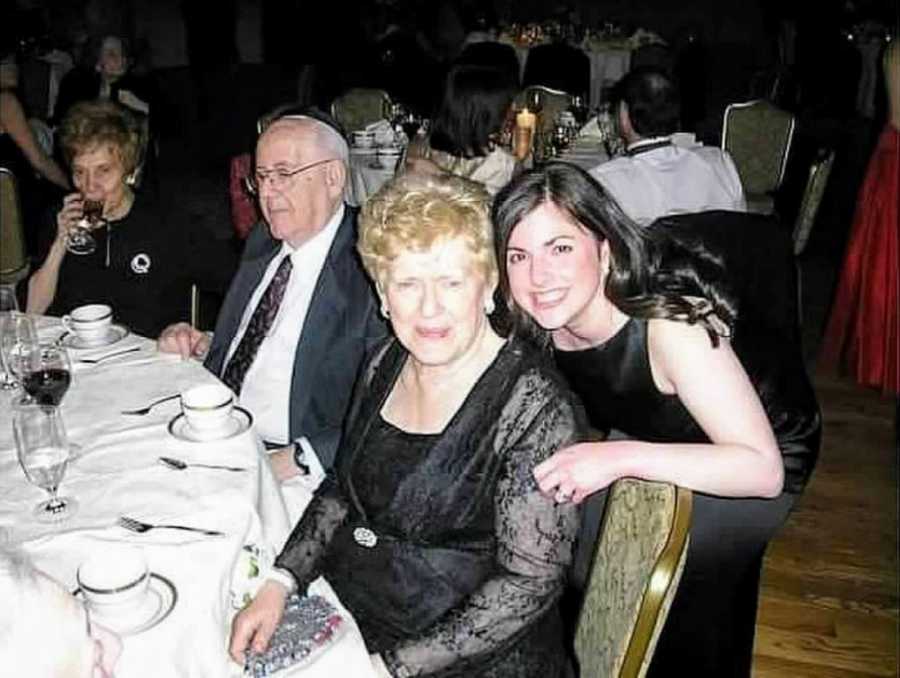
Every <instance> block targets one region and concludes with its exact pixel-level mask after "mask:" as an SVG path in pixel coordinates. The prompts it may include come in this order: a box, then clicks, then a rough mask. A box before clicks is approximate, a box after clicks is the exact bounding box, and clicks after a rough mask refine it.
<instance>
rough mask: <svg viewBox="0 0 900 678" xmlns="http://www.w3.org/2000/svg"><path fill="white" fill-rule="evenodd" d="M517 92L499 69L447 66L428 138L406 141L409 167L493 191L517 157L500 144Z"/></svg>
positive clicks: (508, 174) (512, 168)
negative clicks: (410, 143)
mask: <svg viewBox="0 0 900 678" xmlns="http://www.w3.org/2000/svg"><path fill="white" fill-rule="evenodd" d="M515 95H516V89H515V84H514V83H512V82H510V79H509V78H508V77H507V76H506V75H505V74H504V72H503V71H502V70H500V69H495V68H487V67H481V66H472V65H468V64H457V65H456V66H454V67H453V68H451V69H450V72H449V73H448V74H447V78H446V81H445V85H444V93H443V96H442V98H441V103H440V105H439V106H438V108H437V110H436V111H435V114H434V116H433V118H432V124H431V132H430V134H429V135H428V139H427V140H426V141H425V142H422V143H419V144H415V143H414V144H412V145H411V146H410V149H409V151H408V155H407V158H406V167H407V170H408V171H410V172H420V173H421V172H431V173H439V172H447V173H449V174H455V175H457V176H461V177H465V178H467V179H471V180H472V181H477V182H479V183H480V184H482V185H483V186H484V187H485V188H486V189H487V190H488V192H490V193H491V194H494V193H496V192H497V191H498V190H500V188H501V187H502V186H504V185H505V184H506V183H507V182H508V181H509V180H510V179H511V178H512V176H513V174H514V173H515V171H516V159H515V157H514V156H513V155H512V153H510V152H509V151H508V150H506V149H505V148H503V146H501V145H500V137H501V133H502V131H503V127H504V124H505V123H506V121H507V116H508V115H509V113H510V107H511V105H512V101H513V98H514V97H515Z"/></svg>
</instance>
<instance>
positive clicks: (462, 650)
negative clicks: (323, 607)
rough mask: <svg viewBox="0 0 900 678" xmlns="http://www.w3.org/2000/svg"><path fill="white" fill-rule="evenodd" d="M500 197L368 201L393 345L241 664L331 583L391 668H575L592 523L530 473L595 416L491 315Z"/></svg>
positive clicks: (267, 589) (368, 385)
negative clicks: (569, 634) (563, 620)
mask: <svg viewBox="0 0 900 678" xmlns="http://www.w3.org/2000/svg"><path fill="white" fill-rule="evenodd" d="M488 202H489V197H488V195H487V193H486V192H485V191H484V190H483V189H482V188H480V187H479V186H477V185H475V184H473V183H472V182H468V181H466V180H464V179H460V178H456V177H426V176H413V175H406V176H403V177H401V178H399V179H397V180H396V181H395V182H394V183H392V184H389V185H388V186H386V187H385V188H384V189H382V190H381V191H380V192H379V193H378V194H377V195H376V196H374V197H373V198H372V199H371V200H370V201H369V202H368V203H367V204H366V207H365V210H364V212H363V214H362V217H361V220H360V222H361V234H360V242H359V251H360V254H361V255H362V258H363V261H364V263H365V265H366V268H367V270H368V271H369V273H370V274H371V276H372V277H373V279H374V280H375V281H376V285H377V289H378V293H379V296H380V298H381V301H382V310H383V313H384V315H385V316H386V317H387V318H389V319H390V322H391V324H392V325H393V329H394V333H395V335H396V339H392V340H391V341H390V342H389V343H388V344H387V345H385V346H384V347H383V348H382V349H381V350H380V351H378V352H376V354H375V357H374V358H373V360H372V361H371V363H370V364H369V366H368V368H367V370H366V371H365V373H364V374H363V376H362V377H361V381H360V383H359V385H358V392H357V395H356V398H355V402H354V404H353V406H352V408H351V410H350V415H349V418H348V421H347V425H346V434H345V438H344V441H343V444H342V449H341V451H340V453H339V455H338V458H337V461H336V464H335V469H334V470H333V471H332V472H331V474H330V475H328V476H327V477H326V479H325V480H324V481H323V483H322V485H321V486H320V487H319V489H318V490H317V492H316V494H315V496H314V498H313V500H312V502H311V503H310V505H309V507H308V508H307V510H306V512H305V514H304V516H303V518H302V519H301V520H300V523H299V524H298V525H297V526H296V528H295V529H294V532H293V534H292V535H291V537H290V539H289V540H288V542H287V545H286V546H285V547H284V550H283V551H282V553H281V555H280V556H279V557H278V559H277V560H276V568H280V570H281V571H279V569H276V577H277V578H280V579H285V578H284V577H283V575H284V574H288V577H289V578H287V579H286V581H282V583H278V582H276V581H274V580H273V581H269V582H267V583H266V584H265V585H264V586H263V587H262V589H261V590H260V592H259V593H258V594H257V596H256V598H255V600H254V601H253V603H251V605H250V606H248V607H247V608H246V609H245V610H244V611H242V612H241V613H240V614H239V615H238V616H237V617H236V619H235V621H234V624H233V627H232V639H231V654H232V656H233V657H234V658H235V659H236V660H238V661H240V660H241V658H242V656H243V652H244V650H245V649H246V648H247V647H248V646H251V647H253V648H254V649H257V650H261V649H262V648H264V647H265V646H266V644H267V642H268V639H269V637H270V636H271V632H272V630H273V629H274V627H275V626H276V624H277V622H278V620H279V619H280V617H281V614H282V609H283V606H284V602H285V597H286V595H287V594H288V592H289V590H290V588H292V586H293V585H295V586H297V587H299V589H300V590H304V589H305V588H306V586H307V585H308V584H309V583H310V582H311V581H312V580H313V579H315V578H316V577H317V576H319V575H320V574H323V575H325V577H326V578H327V579H328V581H329V582H330V584H331V585H332V586H333V588H334V589H335V591H336V592H337V594H338V596H339V597H340V599H341V601H342V602H343V603H344V605H346V607H347V608H348V609H349V610H350V611H351V612H352V613H353V616H354V618H355V619H356V621H357V622H358V624H359V627H360V629H361V631H362V634H363V637H364V638H365V640H366V643H367V646H368V648H369V650H370V652H371V653H372V656H373V663H374V664H375V666H376V668H377V670H378V671H379V672H380V674H381V675H391V676H412V675H425V674H427V675H440V676H456V675H465V676H504V677H505V676H510V677H512V676H523V677H524V676H534V677H535V678H537V677H541V678H546V677H552V676H558V675H561V673H562V670H563V666H564V651H563V640H562V631H561V625H560V617H559V613H558V610H557V602H558V599H559V596H560V593H561V590H562V588H563V583H564V579H565V573H566V569H567V566H568V564H569V561H570V558H571V550H572V545H573V541H574V538H575V534H576V531H577V527H578V513H577V509H576V508H575V507H574V506H573V505H572V504H571V503H565V504H557V503H555V502H554V501H553V500H552V499H549V498H547V497H546V496H544V495H543V494H541V492H540V490H539V488H538V486H537V484H536V482H535V480H534V478H533V476H532V473H531V469H532V468H533V467H534V466H535V464H537V463H540V462H541V461H543V460H544V459H546V458H548V457H549V456H550V455H551V454H552V453H553V452H554V451H555V450H557V449H559V448H560V447H562V446H565V445H567V444H569V443H571V442H574V441H575V440H576V439H577V437H578V434H579V432H580V430H581V414H580V409H579V406H578V405H577V404H576V401H574V400H573V399H572V396H570V394H569V393H568V392H567V391H566V390H565V389H564V387H563V386H562V384H561V381H560V378H559V377H558V375H557V374H556V373H555V372H554V371H553V369H552V368H551V367H549V366H548V363H547V362H546V360H547V358H546V357H545V356H544V355H542V354H540V353H538V352H536V351H535V350H534V349H532V348H530V345H528V344H526V343H523V342H521V341H518V340H507V339H504V338H503V337H501V336H500V335H499V334H497V333H496V332H495V331H494V330H493V329H492V327H491V324H490V323H489V322H488V315H489V314H490V313H491V312H492V310H493V301H492V299H493V293H494V290H495V287H496V285H497V266H496V262H495V259H494V256H493V254H492V235H491V225H490V222H489V218H488ZM285 571H286V572H285ZM285 584H287V585H285Z"/></svg>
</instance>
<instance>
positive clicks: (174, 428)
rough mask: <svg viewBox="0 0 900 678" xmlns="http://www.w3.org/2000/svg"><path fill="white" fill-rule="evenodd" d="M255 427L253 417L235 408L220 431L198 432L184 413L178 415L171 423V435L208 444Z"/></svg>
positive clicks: (190, 441)
mask: <svg viewBox="0 0 900 678" xmlns="http://www.w3.org/2000/svg"><path fill="white" fill-rule="evenodd" d="M252 425H253V415H251V414H250V413H249V412H248V411H247V410H245V409H244V408H243V407H235V408H234V409H233V410H232V411H231V416H230V417H229V418H228V419H227V421H226V422H225V424H224V425H223V426H222V428H220V429H216V430H214V431H203V432H200V431H197V430H195V429H192V428H191V427H190V426H188V423H187V419H185V416H184V413H183V412H182V413H181V414H179V415H177V416H176V417H175V418H174V419H172V421H170V422H169V433H170V434H171V435H172V436H173V437H175V438H178V439H179V440H184V441H186V442H189V443H208V442H212V441H214V440H226V439H227V438H233V437H234V436H236V435H239V434H241V433H243V432H244V431H246V430H247V429H249V428H250V427H251V426H252Z"/></svg>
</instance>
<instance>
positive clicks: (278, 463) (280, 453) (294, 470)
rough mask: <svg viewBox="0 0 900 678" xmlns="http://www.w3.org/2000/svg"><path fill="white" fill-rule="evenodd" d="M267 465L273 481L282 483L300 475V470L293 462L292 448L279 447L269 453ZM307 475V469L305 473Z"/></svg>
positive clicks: (290, 446)
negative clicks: (269, 466) (270, 469)
mask: <svg viewBox="0 0 900 678" xmlns="http://www.w3.org/2000/svg"><path fill="white" fill-rule="evenodd" d="M269 464H270V465H271V466H272V473H273V474H274V475H275V479H276V480H277V481H278V482H280V483H283V482H284V481H285V480H288V479H290V478H293V477H294V476H297V475H300V468H299V467H298V466H297V464H296V463H295V462H294V446H293V445H288V446H287V447H279V448H278V449H275V450H272V451H271V452H269ZM306 472H307V473H309V469H307V471H306Z"/></svg>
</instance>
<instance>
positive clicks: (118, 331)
mask: <svg viewBox="0 0 900 678" xmlns="http://www.w3.org/2000/svg"><path fill="white" fill-rule="evenodd" d="M128 334H129V332H128V328H127V327H125V326H124V325H111V326H110V328H109V332H107V333H106V336H105V337H99V338H98V339H91V340H85V339H82V338H81V337H79V336H78V335H77V334H73V333H72V332H66V333H65V334H64V335H63V336H62V337H61V338H60V339H59V343H61V344H62V345H63V346H65V347H66V348H76V349H78V348H100V347H101V346H109V345H111V344H115V343H116V342H117V341H121V340H122V339H124V338H125V337H127V336H128Z"/></svg>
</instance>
